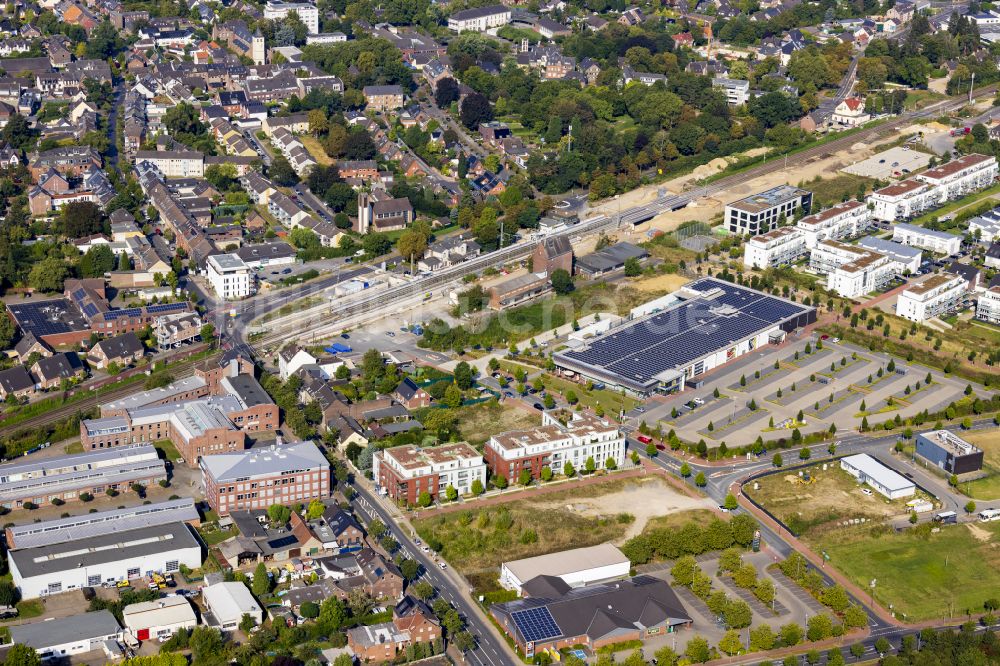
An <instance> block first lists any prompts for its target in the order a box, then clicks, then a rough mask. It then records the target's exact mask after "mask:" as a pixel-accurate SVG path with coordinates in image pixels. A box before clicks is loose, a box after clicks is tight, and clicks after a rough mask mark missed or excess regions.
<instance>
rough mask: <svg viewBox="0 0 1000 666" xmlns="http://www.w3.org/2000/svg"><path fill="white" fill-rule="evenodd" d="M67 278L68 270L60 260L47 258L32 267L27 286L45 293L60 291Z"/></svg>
mask: <svg viewBox="0 0 1000 666" xmlns="http://www.w3.org/2000/svg"><path fill="white" fill-rule="evenodd" d="M68 276H69V269H68V268H67V267H66V264H65V262H63V260H62V259H56V258H55V257H48V258H46V259H42V260H41V261H39V262H37V263H36V264H35V265H34V266H32V268H31V271H29V273H28V285H29V286H31V287H33V288H34V289H37V290H38V291H45V292H58V291H62V288H63V282H64V281H65V280H66V278H67V277H68Z"/></svg>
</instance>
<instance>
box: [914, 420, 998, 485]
mask: <svg viewBox="0 0 1000 666" xmlns="http://www.w3.org/2000/svg"><path fill="white" fill-rule="evenodd" d="M916 442H917V444H916V453H917V455H918V456H920V457H921V458H923V459H924V460H927V461H928V462H930V463H933V464H934V465H936V466H937V467H938V468H939V469H941V470H943V471H945V472H947V473H948V474H967V473H969V472H978V471H979V470H981V469H982V468H983V450H982V449H980V448H979V447H978V446H974V445H972V444H970V443H969V442H967V441H965V440H964V439H962V438H961V437H959V436H958V435H956V434H955V433H953V432H951V431H950V430H931V431H929V432H921V433H917V440H916Z"/></svg>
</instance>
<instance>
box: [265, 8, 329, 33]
mask: <svg viewBox="0 0 1000 666" xmlns="http://www.w3.org/2000/svg"><path fill="white" fill-rule="evenodd" d="M292 12H295V13H296V14H298V16H299V18H300V19H301V20H302V22H303V23H305V25H306V30H308V31H309V34H310V35H315V34H317V33H318V32H319V10H318V9H316V5H314V4H312V3H309V2H281V1H280V0H269V1H268V3H267V4H266V5H264V18H266V19H269V20H271V21H280V20H282V19H284V18H285V17H286V16H288V15H289V14H291V13H292Z"/></svg>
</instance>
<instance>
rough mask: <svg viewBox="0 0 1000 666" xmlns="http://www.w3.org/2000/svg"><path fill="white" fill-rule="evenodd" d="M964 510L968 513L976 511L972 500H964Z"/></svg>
mask: <svg viewBox="0 0 1000 666" xmlns="http://www.w3.org/2000/svg"><path fill="white" fill-rule="evenodd" d="M965 512H966V513H969V514H972V513H975V512H976V503H975V502H974V501H972V500H969V501H968V502H966V503H965Z"/></svg>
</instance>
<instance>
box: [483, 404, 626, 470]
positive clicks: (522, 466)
mask: <svg viewBox="0 0 1000 666" xmlns="http://www.w3.org/2000/svg"><path fill="white" fill-rule="evenodd" d="M483 455H484V457H485V458H486V464H487V465H488V466H489V468H490V472H491V473H492V474H493V475H494V476H503V477H504V478H506V479H508V480H509V481H511V482H512V483H513V482H515V481H516V480H517V479H518V477H519V476H520V474H521V471H522V470H528V471H530V472H531V477H532V478H534V479H539V478H541V476H542V470H543V469H545V468H546V467H549V468H551V469H552V471H553V472H556V473H562V470H563V466H564V465H565V464H566V463H571V464H572V465H573V467H574V468H575V469H584V467H585V466H586V463H587V460H588V459H591V458H592V459H593V461H594V464H595V465H596V467H598V468H603V467H605V466H606V463H607V461H608V460H609V459H610V460H613V461H614V462H615V466H616V467H621V466H622V465H624V464H625V435H624V434H623V433H622V431H621V430H619V429H618V427H617V426H615V425H613V424H612V423H611V422H610V421H607V420H604V419H599V418H597V417H596V416H590V415H589V414H582V413H580V414H574V415H573V418H572V419H570V420H569V421H568V422H567V423H562V422H561V421H559V419H557V418H556V417H555V416H553V414H552V413H551V412H542V426H541V427H540V428H531V429H528V430H512V431H509V432H504V433H500V434H499V435H494V436H493V437H491V438H490V439H489V441H488V442H486V447H485V448H484V450H483Z"/></svg>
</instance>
